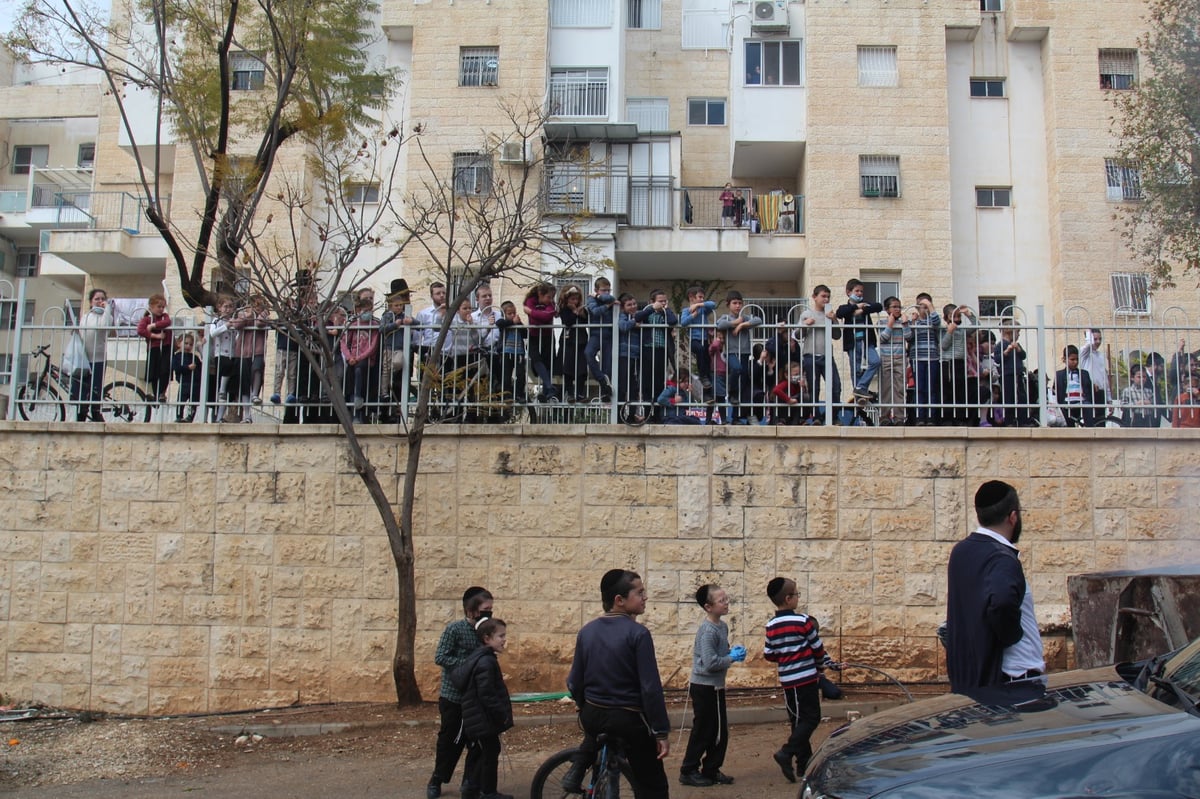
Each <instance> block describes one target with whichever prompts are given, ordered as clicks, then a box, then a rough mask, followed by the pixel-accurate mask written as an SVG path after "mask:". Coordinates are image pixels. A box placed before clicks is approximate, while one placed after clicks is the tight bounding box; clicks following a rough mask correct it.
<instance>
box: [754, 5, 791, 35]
mask: <svg viewBox="0 0 1200 799" xmlns="http://www.w3.org/2000/svg"><path fill="white" fill-rule="evenodd" d="M750 27H751V28H752V29H754V30H756V31H782V32H787V31H788V30H790V29H791V25H790V24H789V23H788V9H787V0H754V9H753V16H752V18H751V20H750Z"/></svg>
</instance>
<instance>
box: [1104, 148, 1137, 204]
mask: <svg viewBox="0 0 1200 799" xmlns="http://www.w3.org/2000/svg"><path fill="white" fill-rule="evenodd" d="M1104 174H1105V177H1106V179H1107V182H1108V195H1107V196H1108V199H1109V201H1110V202H1133V201H1136V200H1140V199H1142V170H1141V169H1139V168H1138V166H1137V165H1136V164H1127V163H1124V162H1122V161H1118V160H1116V159H1113V158H1106V159H1104Z"/></svg>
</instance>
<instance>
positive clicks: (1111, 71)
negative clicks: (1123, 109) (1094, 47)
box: [1100, 50, 1137, 90]
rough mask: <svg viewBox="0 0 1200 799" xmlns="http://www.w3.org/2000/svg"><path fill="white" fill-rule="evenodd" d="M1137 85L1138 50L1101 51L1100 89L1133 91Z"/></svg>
mask: <svg viewBox="0 0 1200 799" xmlns="http://www.w3.org/2000/svg"><path fill="white" fill-rule="evenodd" d="M1136 85H1137V50H1101V51H1100V88H1101V89H1126V90H1127V89H1132V88H1133V87H1134V86H1136Z"/></svg>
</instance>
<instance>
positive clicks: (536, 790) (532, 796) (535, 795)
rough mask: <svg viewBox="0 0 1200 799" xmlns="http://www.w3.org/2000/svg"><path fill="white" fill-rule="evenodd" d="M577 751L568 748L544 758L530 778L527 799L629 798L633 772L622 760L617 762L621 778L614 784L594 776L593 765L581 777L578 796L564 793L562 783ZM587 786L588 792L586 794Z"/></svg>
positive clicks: (573, 748) (599, 776) (631, 791)
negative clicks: (580, 791)
mask: <svg viewBox="0 0 1200 799" xmlns="http://www.w3.org/2000/svg"><path fill="white" fill-rule="evenodd" d="M578 751H579V747H572V748H570V749H564V750H562V751H561V752H556V753H555V754H553V755H551V756H550V757H549V758H547V759H546V762H545V763H542V765H541V766H539V767H538V770H537V772H536V773H535V774H534V775H533V782H531V783H530V785H529V799H569V797H577V796H581V795H582V796H592V797H594V799H619V797H622V796H624V797H625V799H633V772H631V771H630V769H629V762H628V761H627V760H625V758H624V757H622V758H621V759H620V768H621V778H620V780H619V782H618V783H617V784H616V785H610V784H609V783H608V779H607V777H606V776H601V775H599V774H597V773H596V769H595V766H593V767H591V768H590V769H588V773H587V774H586V775H585V777H584V782H583V789H584V790H583V792H582V794H580V793H572V792H570V791H567V790H565V789H564V788H563V787H562V781H563V778H564V777H565V776H567V771H568V770H570V768H571V759H572V758H573V757H574V756H575V753H576V752H578ZM610 756H611V755H610ZM589 786H591V788H590V789H591V790H592V793H590V794H589V793H588V791H589ZM602 790H603V791H605V792H602Z"/></svg>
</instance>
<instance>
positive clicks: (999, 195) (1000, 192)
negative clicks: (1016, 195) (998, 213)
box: [975, 186, 1012, 208]
mask: <svg viewBox="0 0 1200 799" xmlns="http://www.w3.org/2000/svg"><path fill="white" fill-rule="evenodd" d="M975 205H976V206H977V207H979V208H1008V207H1009V206H1011V205H1012V186H1005V187H1003V188H994V189H990V188H982V187H980V186H976V187H975Z"/></svg>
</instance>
